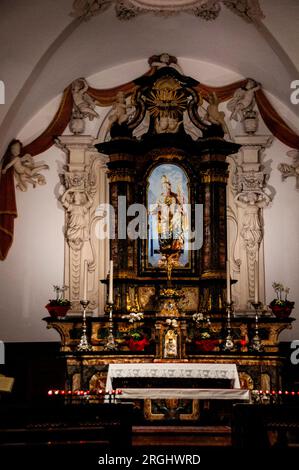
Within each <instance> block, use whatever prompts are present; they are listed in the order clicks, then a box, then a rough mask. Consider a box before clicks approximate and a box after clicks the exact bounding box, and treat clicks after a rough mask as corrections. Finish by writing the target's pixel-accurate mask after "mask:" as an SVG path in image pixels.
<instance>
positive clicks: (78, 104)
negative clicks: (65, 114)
mask: <svg viewBox="0 0 299 470" xmlns="http://www.w3.org/2000/svg"><path fill="white" fill-rule="evenodd" d="M87 90H88V84H87V81H86V80H85V78H78V79H77V80H75V81H73V83H72V94H73V100H74V107H73V114H74V115H75V116H76V117H88V118H89V120H90V121H92V120H93V119H94V118H95V117H99V115H98V113H97V112H96V111H95V109H94V108H95V105H96V101H95V100H93V99H92V98H91V97H90V96H89V95H88V94H87V93H86V92H87Z"/></svg>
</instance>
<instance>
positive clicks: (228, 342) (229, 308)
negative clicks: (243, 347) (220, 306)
mask: <svg viewBox="0 0 299 470" xmlns="http://www.w3.org/2000/svg"><path fill="white" fill-rule="evenodd" d="M233 311H234V310H233V302H229V303H227V304H226V312H227V320H226V325H227V326H226V331H227V334H226V337H225V339H224V343H223V346H222V350H223V351H233V350H234V349H235V343H234V340H233V337H232V333H231V322H230V319H231V315H232V314H233Z"/></svg>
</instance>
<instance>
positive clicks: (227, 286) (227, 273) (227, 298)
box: [226, 260, 231, 304]
mask: <svg viewBox="0 0 299 470" xmlns="http://www.w3.org/2000/svg"><path fill="white" fill-rule="evenodd" d="M226 303H227V304H230V303H231V290H230V269H229V261H228V260H227V262H226Z"/></svg>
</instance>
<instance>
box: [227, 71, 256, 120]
mask: <svg viewBox="0 0 299 470" xmlns="http://www.w3.org/2000/svg"><path fill="white" fill-rule="evenodd" d="M259 88H260V84H259V83H256V82H255V81H254V80H253V79H252V78H249V79H248V80H247V83H246V85H245V88H238V89H237V90H236V91H235V93H234V96H233V97H232V99H231V100H230V101H229V102H228V103H227V109H228V110H229V111H231V115H230V119H234V120H235V121H239V118H240V121H243V120H244V118H245V113H246V112H248V111H252V110H253V107H254V104H255V100H254V92H255V91H257V90H259Z"/></svg>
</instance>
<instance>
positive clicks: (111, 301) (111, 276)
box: [108, 260, 113, 305]
mask: <svg viewBox="0 0 299 470" xmlns="http://www.w3.org/2000/svg"><path fill="white" fill-rule="evenodd" d="M108 304H110V305H111V304H113V261H112V260H110V269H109V296H108Z"/></svg>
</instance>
